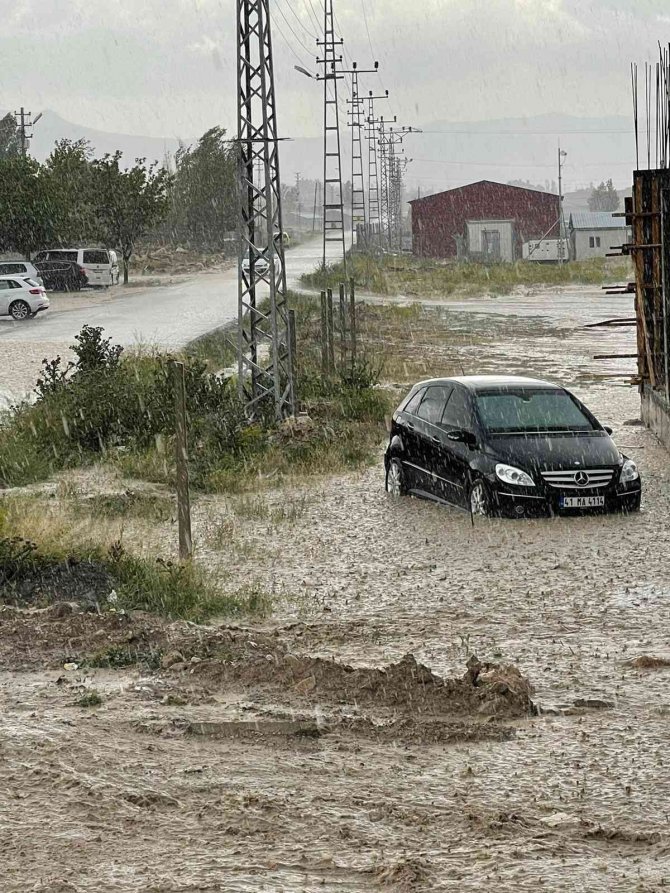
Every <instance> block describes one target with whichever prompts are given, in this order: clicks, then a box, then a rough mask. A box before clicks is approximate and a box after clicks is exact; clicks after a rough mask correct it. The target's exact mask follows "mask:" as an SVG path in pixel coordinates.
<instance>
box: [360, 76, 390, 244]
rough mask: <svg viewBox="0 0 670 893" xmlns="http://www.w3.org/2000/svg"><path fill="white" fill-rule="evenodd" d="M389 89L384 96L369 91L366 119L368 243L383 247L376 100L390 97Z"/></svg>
mask: <svg viewBox="0 0 670 893" xmlns="http://www.w3.org/2000/svg"><path fill="white" fill-rule="evenodd" d="M388 96H389V91H388V90H386V93H385V95H384V96H373V95H372V90H370V92H369V93H368V97H367V100H368V114H367V118H366V119H365V136H366V139H367V141H368V243H369V244H370V245H372V244H374V243H377V245H378V246H379V247H381V192H380V187H379V166H378V161H377V144H378V140H379V137H378V133H377V126H376V124H375V100H376V99H388Z"/></svg>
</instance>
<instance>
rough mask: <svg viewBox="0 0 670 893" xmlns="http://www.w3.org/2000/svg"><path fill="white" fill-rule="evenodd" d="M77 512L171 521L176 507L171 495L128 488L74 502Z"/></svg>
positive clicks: (96, 515) (152, 520)
mask: <svg viewBox="0 0 670 893" xmlns="http://www.w3.org/2000/svg"><path fill="white" fill-rule="evenodd" d="M72 508H73V510H74V511H75V513H76V514H79V515H87V516H93V517H95V518H128V519H131V518H132V519H142V520H145V521H151V522H154V523H156V522H158V523H160V522H165V521H170V520H172V519H173V518H174V517H175V512H176V507H175V505H174V504H173V500H172V499H171V498H170V497H169V496H165V495H162V494H159V493H143V492H141V491H137V490H126V492H125V493H99V494H95V495H94V496H89V497H87V498H85V499H81V498H79V499H77V500H76V501H74V502H73V505H72Z"/></svg>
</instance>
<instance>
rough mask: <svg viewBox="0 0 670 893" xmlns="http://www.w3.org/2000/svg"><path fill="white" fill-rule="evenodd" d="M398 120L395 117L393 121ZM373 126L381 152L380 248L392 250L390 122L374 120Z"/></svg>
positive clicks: (381, 119) (380, 119) (382, 119)
mask: <svg viewBox="0 0 670 893" xmlns="http://www.w3.org/2000/svg"><path fill="white" fill-rule="evenodd" d="M395 120H396V117H395V115H394V116H393V121H395ZM371 123H372V125H373V126H374V127H376V129H377V147H378V150H379V196H380V197H379V246H380V248H387V249H388V250H390V248H391V230H390V222H389V216H390V189H389V148H390V143H389V137H388V133H387V131H386V126H387V124H388V121H386V120H385V119H384V116H383V115H382V117H381V118H378V119H377V118H374V119H373V120H372V122H371Z"/></svg>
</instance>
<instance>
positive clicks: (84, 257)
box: [35, 248, 119, 286]
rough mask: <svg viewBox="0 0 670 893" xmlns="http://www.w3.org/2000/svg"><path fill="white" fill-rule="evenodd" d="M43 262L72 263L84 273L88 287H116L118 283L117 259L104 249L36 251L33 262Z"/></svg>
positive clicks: (111, 252)
mask: <svg viewBox="0 0 670 893" xmlns="http://www.w3.org/2000/svg"><path fill="white" fill-rule="evenodd" d="M45 260H71V261H74V262H75V263H76V264H79V266H80V267H83V268H84V270H85V271H86V275H87V276H88V284H89V285H94V286H109V285H117V283H118V281H119V259H118V257H117V255H116V252H115V251H108V250H107V249H106V248H50V249H49V250H48V251H38V253H37V254H36V255H35V262H36V263H41V262H42V261H45Z"/></svg>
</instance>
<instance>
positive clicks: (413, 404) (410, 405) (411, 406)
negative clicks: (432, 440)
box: [403, 388, 426, 415]
mask: <svg viewBox="0 0 670 893" xmlns="http://www.w3.org/2000/svg"><path fill="white" fill-rule="evenodd" d="M425 392H426V389H425V388H421V390H419V391H417V392H416V394H415V395H414V396H413V397H412V399H411V400H409V401H408V402H407V403H406V404H405V406H404V408H403V412H408V413H409V414H410V415H416V411H417V409H418V408H419V403H421V401H422V399H423V395H424V394H425Z"/></svg>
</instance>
